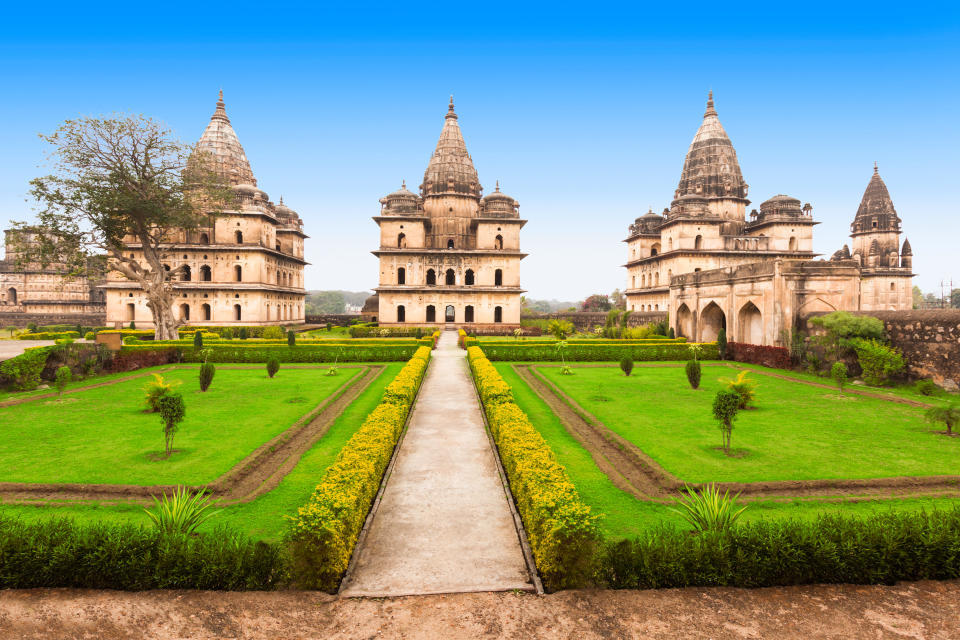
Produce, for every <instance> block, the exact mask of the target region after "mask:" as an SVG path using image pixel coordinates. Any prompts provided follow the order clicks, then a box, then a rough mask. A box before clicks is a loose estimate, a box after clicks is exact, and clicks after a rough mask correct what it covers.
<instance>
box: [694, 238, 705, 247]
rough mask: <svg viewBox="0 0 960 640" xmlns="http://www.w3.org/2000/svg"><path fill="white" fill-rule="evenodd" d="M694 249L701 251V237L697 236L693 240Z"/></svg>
mask: <svg viewBox="0 0 960 640" xmlns="http://www.w3.org/2000/svg"><path fill="white" fill-rule="evenodd" d="M693 248H694V249H703V236H697V237H696V238H694V239H693Z"/></svg>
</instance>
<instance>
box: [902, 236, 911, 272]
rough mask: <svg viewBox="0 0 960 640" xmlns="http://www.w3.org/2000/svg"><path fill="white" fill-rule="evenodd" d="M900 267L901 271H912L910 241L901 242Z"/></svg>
mask: <svg viewBox="0 0 960 640" xmlns="http://www.w3.org/2000/svg"><path fill="white" fill-rule="evenodd" d="M900 267H901V268H902V269H913V250H912V249H911V248H910V240H909V239H905V240H904V241H903V248H902V249H900Z"/></svg>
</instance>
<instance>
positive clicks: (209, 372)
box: [200, 362, 217, 391]
mask: <svg viewBox="0 0 960 640" xmlns="http://www.w3.org/2000/svg"><path fill="white" fill-rule="evenodd" d="M216 372H217V369H216V367H214V366H213V363H212V362H204V363H203V364H202V365H200V391H206V390H207V389H209V388H210V384H211V383H212V382H213V374H215V373H216Z"/></svg>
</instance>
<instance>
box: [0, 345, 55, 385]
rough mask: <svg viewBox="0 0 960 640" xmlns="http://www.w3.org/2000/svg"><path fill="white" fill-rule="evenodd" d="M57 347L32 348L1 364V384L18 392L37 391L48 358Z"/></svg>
mask: <svg viewBox="0 0 960 640" xmlns="http://www.w3.org/2000/svg"><path fill="white" fill-rule="evenodd" d="M54 348H55V347H31V348H29V349H27V350H26V351H24V352H23V353H21V354H20V355H19V356H16V357H13V358H10V359H9V360H4V361H3V362H0V383H2V384H3V385H4V386H7V385H10V386H12V387H13V388H14V389H16V390H18V391H29V390H31V389H36V388H37V385H38V384H40V374H41V373H43V368H44V366H46V364H47V357H48V356H49V355H50V353H51V352H52V351H53V349H54Z"/></svg>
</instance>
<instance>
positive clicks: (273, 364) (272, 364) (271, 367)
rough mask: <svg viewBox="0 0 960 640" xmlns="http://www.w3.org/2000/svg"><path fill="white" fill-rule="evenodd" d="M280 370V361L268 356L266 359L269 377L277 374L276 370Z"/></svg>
mask: <svg viewBox="0 0 960 640" xmlns="http://www.w3.org/2000/svg"><path fill="white" fill-rule="evenodd" d="M279 370H280V361H279V360H277V359H276V358H270V359H269V360H267V375H268V376H270V377H271V378H272V377H273V376H275V375H277V371H279Z"/></svg>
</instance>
